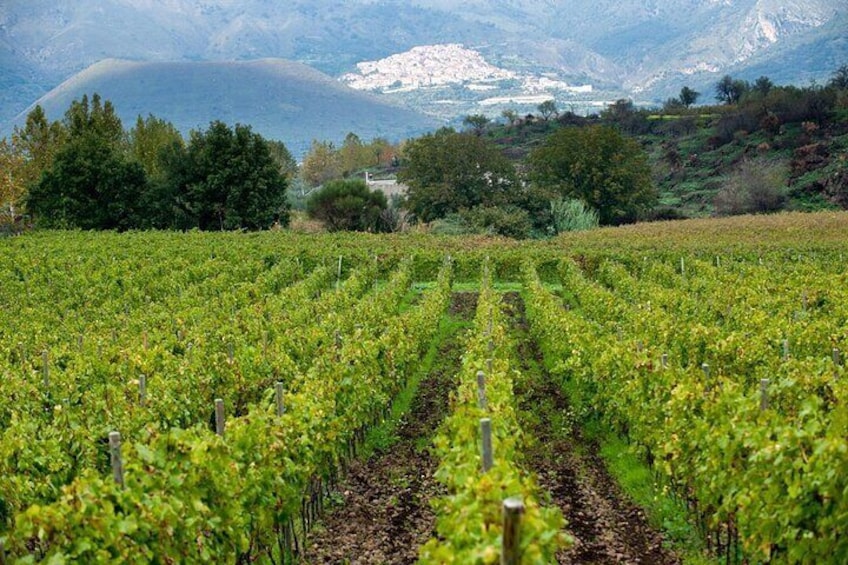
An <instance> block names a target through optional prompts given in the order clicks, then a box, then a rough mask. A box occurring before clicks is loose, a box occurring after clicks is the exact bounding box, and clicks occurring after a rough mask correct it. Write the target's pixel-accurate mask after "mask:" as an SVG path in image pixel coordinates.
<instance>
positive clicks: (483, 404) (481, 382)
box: [477, 371, 489, 411]
mask: <svg viewBox="0 0 848 565" xmlns="http://www.w3.org/2000/svg"><path fill="white" fill-rule="evenodd" d="M477 405H478V406H479V407H480V410H484V411H485V410H488V406H489V401H488V399H487V398H486V374H485V373H484V372H483V371H477Z"/></svg>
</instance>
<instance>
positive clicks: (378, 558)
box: [303, 293, 477, 565]
mask: <svg viewBox="0 0 848 565" xmlns="http://www.w3.org/2000/svg"><path fill="white" fill-rule="evenodd" d="M476 305H477V295H476V293H454V295H453V297H452V301H451V306H450V311H451V314H453V315H454V316H456V317H458V318H460V319H463V320H470V319H471V318H473V316H474V311H475V309H476ZM460 334H461V332H457V333H455V334H453V335H451V336H449V337H448V338H447V339H446V340H445V341H444V342H443V343H442V344H441V346H440V348H439V352H438V359H437V361H436V362H435V364H434V365H435V366H434V370H432V371H431V372H430V373H429V374H428V375H427V376H426V377H425V378H423V379H422V381H421V383H420V385H419V387H418V394H417V395H416V397H415V399H414V400H413V401H412V405H411V407H410V411H409V413H408V414H407V415H406V416H405V417H404V418H403V419H402V420H401V422H399V424H398V427H397V430H396V435H397V437H398V441H397V442H396V443H395V444H394V445H392V447H391V448H389V449H388V450H387V451H386V452H384V453H377V454H375V455H374V456H373V457H371V458H370V459H369V460H368V461H356V462H354V463H353V464H352V465H351V467H350V468H349V470H348V475H347V477H346V478H345V480H343V481H342V483H341V485H340V486H339V494H340V496H341V497H343V503H342V505H341V506H339V507H338V508H335V509H334V510H332V511H331V512H330V513H328V514H327V515H326V516H324V518H323V521H322V522H323V524H322V525H320V526H318V527H316V529H314V530H313V531H312V532H311V533H310V534H309V538H308V543H307V550H306V552H305V555H304V559H303V562H304V563H309V564H317V563H350V564H362V565H364V564H407V563H415V562H416V561H417V559H418V547H419V546H420V545H422V544H423V543H425V542H426V541H427V540H428V539H430V537H431V536H432V533H433V529H434V521H435V516H434V514H433V511H432V510H431V508H430V503H429V501H430V500H431V499H432V498H435V497H437V496H440V495H442V494H443V493H442V491H441V490H440V487H439V485H438V483H437V482H436V481H435V479H433V473H434V472H435V469H436V465H437V463H438V462H437V461H435V460H434V459H433V458H432V457H431V456H430V453H429V450H428V449H427V448H428V447H429V439H430V438H431V437H432V436H433V435H434V433H435V431H436V428H437V427H438V426H439V424H440V423H441V421H442V419H443V418H444V417H445V415H446V413H447V410H448V395H449V394H450V392H451V391H452V390H453V389H454V388H455V385H454V376H455V375H456V374H457V372H458V369H459V365H460V356H461V355H462V353H463V346H464V344H463V340H462V336H461V335H460Z"/></svg>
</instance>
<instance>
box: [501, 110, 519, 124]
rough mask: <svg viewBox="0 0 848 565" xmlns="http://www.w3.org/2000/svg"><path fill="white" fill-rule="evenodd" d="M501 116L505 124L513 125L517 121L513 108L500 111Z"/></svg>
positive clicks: (516, 113) (516, 114)
mask: <svg viewBox="0 0 848 565" xmlns="http://www.w3.org/2000/svg"><path fill="white" fill-rule="evenodd" d="M501 116H503V118H504V119H505V120H506V125H507V126H511V125H514V124H515V122H517V121H518V112H516V111H515V110H510V109H506V110H504V111H503V112H501Z"/></svg>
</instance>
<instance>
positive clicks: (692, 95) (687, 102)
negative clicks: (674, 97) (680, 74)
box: [679, 86, 701, 108]
mask: <svg viewBox="0 0 848 565" xmlns="http://www.w3.org/2000/svg"><path fill="white" fill-rule="evenodd" d="M699 96H701V93H700V92H696V91H694V90H692V89H691V88H689V87H688V86H684V87H683V88H681V89H680V96H679V99H680V103H681V104H683V106H684V107H685V108H688V107H689V106H691V105H692V104H694V103H695V102H697V101H698V97H699Z"/></svg>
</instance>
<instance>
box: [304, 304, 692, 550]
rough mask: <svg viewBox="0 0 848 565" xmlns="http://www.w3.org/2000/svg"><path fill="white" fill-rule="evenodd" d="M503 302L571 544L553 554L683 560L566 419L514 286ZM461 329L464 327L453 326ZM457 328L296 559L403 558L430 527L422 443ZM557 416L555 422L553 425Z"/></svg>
mask: <svg viewBox="0 0 848 565" xmlns="http://www.w3.org/2000/svg"><path fill="white" fill-rule="evenodd" d="M476 304H477V294H476V293H471V292H463V293H454V294H453V296H452V301H451V305H450V313H451V314H452V315H453V316H455V317H458V318H461V319H464V320H470V319H472V318H473V316H474V313H475V310H476ZM505 304H506V310H507V313H508V314H509V317H510V319H511V322H512V324H513V327H512V330H513V335H514V336H515V337H516V338H517V347H518V354H519V358H520V359H521V360H522V365H523V366H522V367H521V370H522V372H523V373H524V374H533V373H534V372H535V374H534V375H533V378H525V379H523V380H519V381H518V382H517V383H516V395H517V396H518V398H519V407H520V409H521V412H522V413H523V414H524V415H525V418H524V419H525V423H524V426H525V431H527V432H528V434H529V435H530V436H532V437H534V438H535V440H536V441H534V442H532V444H531V445H529V446H528V448H527V449H528V451H527V459H526V463H527V465H528V467H529V468H530V469H531V470H532V471H533V472H534V473H535V474H536V475H537V477H538V480H539V484H540V486H541V487H542V488H543V489H544V490H546V491H547V492H548V493H549V494H550V501H549V504H555V505H557V506H558V507H559V508H560V509H561V510H562V512H563V514H564V516H565V517H566V519H567V520H568V526H567V531H568V533H569V534H570V535H571V536H572V537H573V539H574V545H573V546H572V547H571V548H569V549H566V550H562V551H561V552H560V553H559V554H558V555H557V562H558V563H563V564H584V563H598V564H659V565H671V564H678V563H680V559H679V558H678V557H677V556H676V555H675V554H673V553H672V552H670V551H669V550H667V549H666V548H665V547H664V544H663V536H662V534H661V533H659V532H657V531H656V530H654V529H653V528H652V527H651V526H650V525H649V524H648V522H647V519H646V518H645V515H644V513H643V512H642V510H641V509H639V508H638V507H637V506H636V505H635V504H633V503H632V502H631V501H630V500H629V499H628V497H627V496H626V495H625V494H624V493H623V492H622V491H621V489H620V487H619V486H618V485H617V484H616V482H615V480H614V479H613V478H612V477H611V476H610V475H609V473H608V472H607V470H606V468H605V466H604V462H603V460H602V458H601V457H600V456H599V454H598V447H597V445H594V444H592V443H591V442H587V441H586V440H585V439H583V437H582V435H581V434H580V430H579V429H577V428H576V427H571V426H567V429H563V427H562V423H563V422H564V421H566V420H564V419H563V418H562V417H561V416H562V415H563V414H567V413H568V411H569V405H568V400H567V398H566V396H565V395H564V394H563V392H562V390H561V387H560V386H559V384H558V383H555V382H553V381H552V380H551V379H550V375H548V374H546V373H545V371H544V364H543V359H542V354H541V352H540V351H539V348H538V346H537V344H536V343H535V342H534V341H533V340H532V339H531V337H530V335H529V331H528V329H529V328H528V322H527V319H526V317H525V314H524V303H523V301H522V298H521V296H520V295H519V294H518V293H507V294H506V295H505ZM460 333H461V332H460ZM460 333H458V334H454V335H452V336H450V337H449V338H448V339H446V340H445V341H444V342H443V343H442V344H441V345H440V347H439V352H438V355H439V357H440V360H439V361H438V362H437V363H436V364H435V370H433V371H431V372H430V373H429V374H428V375H426V376H425V377H424V378H423V379H422V381H421V383H420V385H419V388H418V394H417V396H416V398H415V399H414V400H413V402H412V405H411V409H410V412H409V413H408V414H407V415H406V416H405V417H404V418H403V419H402V420H401V421H400V422H399V424H398V427H397V430H396V433H397V436H398V438H399V439H398V441H397V443H395V444H394V445H393V446H392V447H391V448H389V449H388V450H386V451H385V452H382V453H377V454H375V455H374V456H372V457H371V458H370V459H369V460H367V461H355V462H353V463H352V464H351V466H350V468H349V470H348V475H347V477H346V478H345V479H344V480H342V482H341V483H340V486H339V488H338V495H339V496H340V497H341V498H342V502H341V504H340V505H339V506H338V507H336V508H333V509H332V510H331V511H330V512H329V513H328V514H326V515H325V516H324V518H323V519H322V524H321V525H319V526H318V527H316V528H315V529H314V530H313V531H312V532H310V534H309V536H308V541H307V547H306V550H305V553H304V555H303V559H302V562H304V563H308V564H319V563H333V564H356V565H372V564H409V563H415V562H416V561H417V559H418V548H419V546H420V545H422V544H423V543H425V542H426V541H427V540H428V539H430V537H431V536H432V535H433V533H434V522H435V515H434V513H433V511H432V509H431V507H430V500H431V499H433V498H434V497H438V496H441V495H443V494H444V492H443V491H442V489H441V487H440V486H439V485H438V483H437V482H436V481H435V479H434V478H433V473H434V472H435V470H436V467H437V465H438V461H435V460H434V459H433V458H432V457H431V455H430V453H429V450H428V449H427V448H426V447H423V448H422V444H424V445H426V443H427V440H428V439H429V438H431V437H432V436H433V435H434V434H435V432H436V430H437V428H438V426H439V424H440V423H441V421H442V419H443V418H444V417H445V415H446V414H447V411H448V409H449V396H450V393H451V392H452V391H453V389H454V387H455V380H454V377H455V375H456V373H457V372H458V370H459V367H460V363H461V356H462V354H463V346H464V340H463V339H462V336H461V335H460ZM554 423H556V427H557V428H559V429H556V428H555V426H554Z"/></svg>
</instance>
